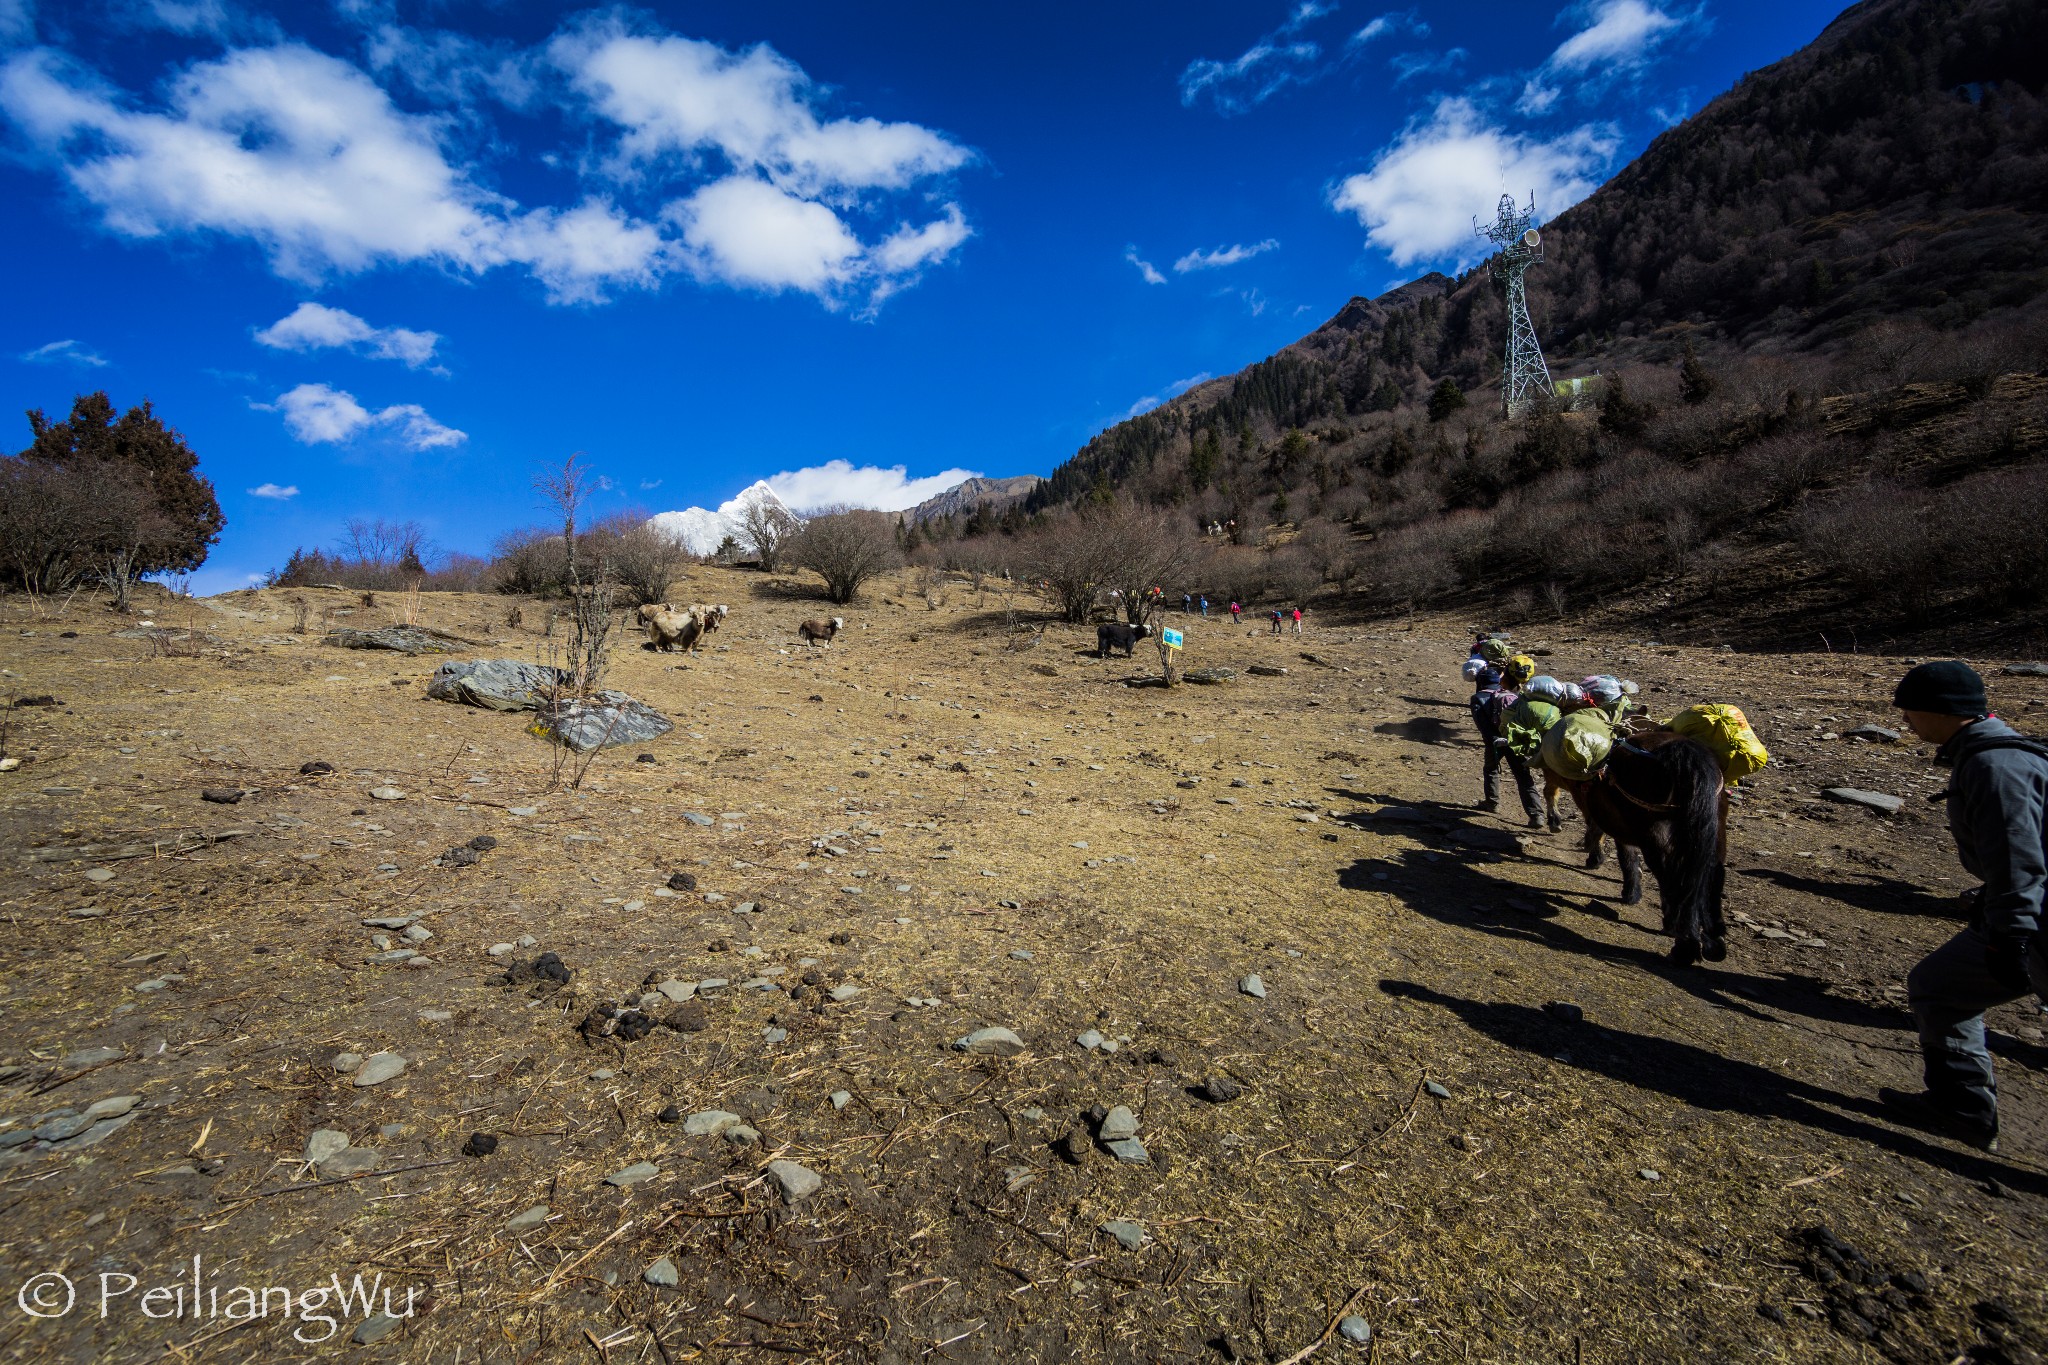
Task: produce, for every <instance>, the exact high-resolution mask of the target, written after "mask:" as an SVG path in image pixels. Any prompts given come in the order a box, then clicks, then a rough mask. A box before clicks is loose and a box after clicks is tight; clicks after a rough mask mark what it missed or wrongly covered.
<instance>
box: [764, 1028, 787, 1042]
mask: <svg viewBox="0 0 2048 1365" xmlns="http://www.w3.org/2000/svg"><path fill="white" fill-rule="evenodd" d="M761 1041H762V1042H764V1043H786V1042H788V1041H789V1030H788V1029H786V1028H774V1027H770V1028H764V1029H762V1030H761Z"/></svg>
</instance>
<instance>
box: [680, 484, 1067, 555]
mask: <svg viewBox="0 0 2048 1365" xmlns="http://www.w3.org/2000/svg"><path fill="white" fill-rule="evenodd" d="M1044 482H1045V479H1044V478H1043V477H1042V476H1040V475H1037V474H1019V475H1016V476H1015V477H1013V478H1008V479H984V478H979V477H976V478H972V479H963V480H961V481H960V482H959V483H956V484H954V485H953V486H952V487H951V488H948V489H946V490H945V491H944V492H942V493H937V494H934V495H933V496H931V497H929V498H926V499H925V500H924V501H923V502H921V503H919V504H917V506H915V507H912V508H907V509H905V508H896V507H888V508H883V509H882V510H883V511H888V512H897V511H900V512H902V513H903V514H904V517H905V519H906V520H907V521H908V522H909V524H911V525H913V526H915V525H917V524H918V523H920V522H925V521H930V520H932V519H933V518H935V517H948V516H959V515H962V514H964V513H971V512H973V511H974V510H975V509H976V508H978V507H981V506H983V505H984V504H986V505H987V506H989V507H990V508H991V509H993V510H998V511H1000V510H1002V509H1004V508H1007V507H1009V506H1011V505H1012V504H1013V503H1016V502H1019V501H1021V500H1022V499H1024V498H1026V497H1028V496H1029V495H1030V494H1031V492H1032V490H1033V489H1035V488H1037V487H1038V485H1040V484H1041V483H1044ZM756 505H759V506H767V507H779V508H781V509H782V510H783V511H784V512H786V513H788V514H789V515H790V516H792V517H796V519H797V520H798V521H801V520H803V518H802V517H799V516H797V514H796V512H795V511H794V510H793V509H791V507H790V506H789V504H788V503H786V502H784V501H783V500H782V498H781V496H780V495H779V494H777V493H776V491H775V489H774V488H773V486H771V485H770V484H769V482H768V481H767V480H766V479H756V480H755V481H754V482H753V483H751V484H749V485H748V486H747V487H745V488H743V489H741V490H740V491H739V492H738V493H736V494H734V495H733V496H732V497H731V498H729V499H727V500H726V501H725V502H722V503H720V504H719V505H718V506H717V508H715V509H713V508H706V507H685V508H683V509H682V510H681V511H677V512H657V513H655V514H654V515H653V516H651V517H649V518H648V519H647V524H648V525H649V526H651V527H653V528H654V529H655V530H657V531H659V532H661V533H662V534H663V535H666V536H668V537H669V538H670V539H672V540H674V541H676V542H678V543H679V544H681V545H682V547H683V548H684V549H686V550H688V551H689V552H690V553H691V554H693V555H710V554H716V553H718V547H719V546H721V545H723V544H724V543H725V540H726V537H728V536H730V537H732V538H733V539H734V540H735V541H737V542H739V544H740V545H741V546H742V547H743V548H744V547H745V546H746V545H747V535H746V524H745V518H746V514H747V510H748V508H749V507H751V506H756Z"/></svg>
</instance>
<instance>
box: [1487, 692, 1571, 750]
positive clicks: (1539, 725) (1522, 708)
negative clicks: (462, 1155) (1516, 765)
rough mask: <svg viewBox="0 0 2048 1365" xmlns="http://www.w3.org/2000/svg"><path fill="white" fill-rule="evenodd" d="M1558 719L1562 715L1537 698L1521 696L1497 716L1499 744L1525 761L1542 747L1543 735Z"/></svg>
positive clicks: (1562, 715) (1548, 731) (1553, 707)
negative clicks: (1498, 721)
mask: <svg viewBox="0 0 2048 1365" xmlns="http://www.w3.org/2000/svg"><path fill="white" fill-rule="evenodd" d="M1562 719H1564V713H1563V712H1561V711H1559V710H1558V709H1557V708H1556V707H1555V706H1552V705H1551V704H1550V703H1549V702H1547V701H1545V700H1543V699H1542V698H1541V697H1523V698H1521V699H1520V700H1519V701H1517V702H1516V703H1515V704H1514V705H1513V706H1510V707H1509V708H1508V709H1507V710H1506V711H1505V712H1503V713H1502V715H1501V718H1500V742H1501V745H1502V747H1503V748H1505V749H1506V750H1507V751H1508V752H1509V753H1511V754H1513V755H1514V756H1515V757H1516V758H1528V757H1530V756H1531V755H1533V754H1534V753H1535V752H1536V751H1537V750H1538V749H1540V748H1542V747H1543V736H1545V735H1546V734H1548V733H1550V727H1551V726H1553V725H1555V724H1557V723H1558V722H1559V721H1560V720H1562Z"/></svg>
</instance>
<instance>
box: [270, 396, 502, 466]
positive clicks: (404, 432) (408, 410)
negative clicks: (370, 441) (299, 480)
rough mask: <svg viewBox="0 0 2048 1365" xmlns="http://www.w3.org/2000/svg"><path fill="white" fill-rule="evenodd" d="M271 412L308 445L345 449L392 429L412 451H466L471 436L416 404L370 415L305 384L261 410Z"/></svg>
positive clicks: (360, 407) (345, 398)
mask: <svg viewBox="0 0 2048 1365" xmlns="http://www.w3.org/2000/svg"><path fill="white" fill-rule="evenodd" d="M255 406H256V407H258V408H261V409H262V410H264V411H266V412H282V413H283V414H284V422H285V425H286V426H287V427H289V428H291V433H292V435H293V436H294V437H296V438H297V439H298V440H299V441H300V442H301V443H303V444H305V445H321V444H325V445H340V444H343V443H345V442H348V441H352V440H354V439H355V438H356V437H357V436H359V435H361V434H362V433H363V432H365V431H367V430H369V429H370V428H372V427H389V428H393V429H394V431H395V435H396V437H397V439H398V441H399V442H400V443H401V444H403V445H404V446H406V447H407V448H408V449H411V450H434V449H439V448H442V447H447V446H457V445H461V444H462V443H463V442H464V441H466V440H468V439H469V436H468V434H467V433H466V432H460V431H457V430H455V429H454V428H453V427H447V426H443V425H442V424H441V423H439V422H437V421H435V420H434V419H433V418H432V417H429V416H428V415H427V411H426V409H425V408H422V407H421V406H419V404H417V403H402V404H394V405H393V406H391V407H388V408H384V409H383V410H381V411H379V412H371V411H370V410H369V409H368V408H366V407H364V406H363V405H362V404H361V403H358V402H357V401H356V396H355V395H354V394H352V393H349V392H347V391H346V390H343V389H335V388H330V387H329V386H328V385H326V384H301V385H299V386H298V387H297V388H295V389H291V390H289V391H287V392H285V393H281V394H279V395H278V397H277V402H276V403H274V404H261V403H259V404H256V405H255Z"/></svg>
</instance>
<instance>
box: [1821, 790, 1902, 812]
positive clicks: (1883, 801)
mask: <svg viewBox="0 0 2048 1365" xmlns="http://www.w3.org/2000/svg"><path fill="white" fill-rule="evenodd" d="M1821 795H1822V796H1825V797H1826V798H1827V799H1828V800H1830V801H1839V802H1841V803H1842V804H1843V805H1847V806H1862V807H1863V808H1864V809H1866V810H1874V811H1877V812H1879V813H1880V814H1883V815H1895V814H1897V813H1898V812H1899V811H1901V810H1904V809H1905V806H1906V798H1905V797H1903V796H1892V795H1889V794H1888V793H1885V792H1869V791H1864V790H1862V789H1861V788H1859V787H1828V788H1826V789H1825V790H1823V791H1822V792H1821Z"/></svg>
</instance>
